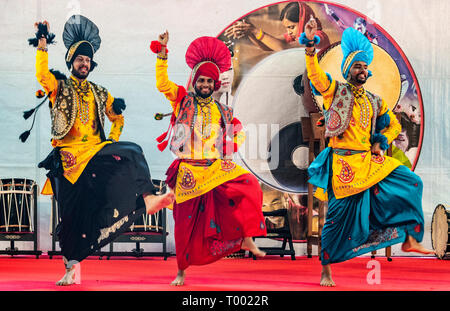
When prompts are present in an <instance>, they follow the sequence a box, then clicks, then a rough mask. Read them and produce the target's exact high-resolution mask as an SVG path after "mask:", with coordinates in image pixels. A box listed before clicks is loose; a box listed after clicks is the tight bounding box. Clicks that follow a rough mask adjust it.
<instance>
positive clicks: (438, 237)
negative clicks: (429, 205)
mask: <svg viewBox="0 0 450 311" xmlns="http://www.w3.org/2000/svg"><path fill="white" fill-rule="evenodd" d="M449 240H450V211H448V210H447V209H446V208H445V206H444V205H442V204H439V205H438V206H436V208H435V209H434V213H433V218H432V222H431V243H432V246H433V249H434V251H435V252H436V256H437V257H438V258H439V259H449V258H450V241H449Z"/></svg>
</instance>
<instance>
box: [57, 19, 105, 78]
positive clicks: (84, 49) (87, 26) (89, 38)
mask: <svg viewBox="0 0 450 311" xmlns="http://www.w3.org/2000/svg"><path fill="white" fill-rule="evenodd" d="M63 41H64V45H65V46H66V48H67V53H66V57H65V61H66V65H67V68H68V69H69V70H70V68H71V66H72V62H73V60H74V59H75V58H76V57H77V56H78V55H85V56H88V57H89V58H90V59H91V70H90V71H92V70H93V69H94V68H95V66H97V63H96V62H94V61H93V58H94V54H95V52H97V50H98V49H99V48H100V44H101V42H102V40H101V39H100V36H99V30H98V27H97V26H96V25H95V24H94V23H93V22H92V21H91V20H90V19H88V18H87V17H85V16H82V15H72V16H71V17H70V18H69V19H68V20H67V22H66V24H65V25H64V32H63Z"/></svg>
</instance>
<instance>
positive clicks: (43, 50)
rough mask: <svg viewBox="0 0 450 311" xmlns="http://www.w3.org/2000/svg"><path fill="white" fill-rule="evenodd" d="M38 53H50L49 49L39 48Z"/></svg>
mask: <svg viewBox="0 0 450 311" xmlns="http://www.w3.org/2000/svg"><path fill="white" fill-rule="evenodd" d="M37 50H38V51H42V52H48V49H47V48H37Z"/></svg>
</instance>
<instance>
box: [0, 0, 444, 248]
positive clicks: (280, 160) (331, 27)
mask: <svg viewBox="0 0 450 311" xmlns="http://www.w3.org/2000/svg"><path fill="white" fill-rule="evenodd" d="M288 5H292V6H298V7H300V8H301V9H300V12H302V14H301V16H300V14H299V17H298V18H297V22H294V23H291V24H289V23H286V21H285V22H284V23H283V20H280V15H281V13H282V11H283V9H284V8H285V7H286V6H288ZM1 8H2V10H1V13H0V17H1V19H0V25H1V26H2V29H3V31H2V34H1V35H0V37H1V40H2V42H3V44H2V46H0V56H1V61H0V72H1V73H2V78H3V83H1V84H0V91H1V94H2V96H1V97H0V107H2V114H0V131H1V133H2V135H1V138H0V146H1V149H0V150H1V152H0V178H12V177H14V178H28V179H32V180H35V181H36V182H37V183H38V184H39V185H40V187H42V186H43V185H44V182H45V179H46V177H45V172H44V171H43V170H40V169H38V168H37V163H39V162H40V161H41V160H42V159H43V158H45V156H46V155H47V154H48V153H49V151H50V150H51V145H50V116H49V113H48V110H47V108H46V107H43V108H42V109H41V110H40V111H39V112H38V115H37V117H36V121H35V124H34V128H33V131H32V133H31V135H30V137H29V139H28V141H27V142H26V143H22V142H20V140H19V139H18V137H19V135H20V134H21V133H22V132H23V131H25V130H27V129H29V128H30V126H31V122H32V120H31V119H28V120H26V121H25V120H24V119H23V118H22V114H23V111H25V110H28V109H31V108H32V107H34V106H35V105H36V104H37V103H39V101H38V100H37V99H36V98H35V96H34V94H35V91H36V90H38V89H39V88H40V86H39V84H38V83H37V81H36V78H35V48H32V47H30V46H29V45H28V43H27V39H28V38H30V37H32V36H33V35H34V28H33V24H34V22H36V21H39V20H44V19H45V20H48V21H49V22H50V27H51V31H52V32H53V33H55V34H56V44H55V45H52V46H50V47H49V67H50V68H54V69H57V70H60V71H64V70H66V67H65V63H64V55H65V52H66V50H65V47H64V45H63V43H62V38H61V34H62V28H63V25H64V23H65V21H66V20H67V19H68V18H69V17H70V16H71V15H72V14H83V15H85V16H87V17H88V18H90V19H92V20H93V21H94V22H95V23H96V24H97V25H98V27H99V29H100V36H101V38H102V44H101V47H100V49H99V51H98V52H97V53H96V55H95V60H96V61H97V63H99V66H98V67H97V68H96V69H95V71H93V72H92V74H91V75H90V77H89V78H90V79H91V80H92V81H94V82H96V83H98V84H100V85H103V86H105V87H106V88H107V89H108V91H110V93H111V94H112V95H113V96H116V97H122V98H125V100H126V104H127V109H126V110H125V112H124V116H125V126H124V132H123V134H122V137H121V140H126V141H133V142H136V143H138V144H139V145H141V146H142V148H143V149H144V152H145V156H146V158H147V160H148V162H149V166H150V169H151V173H152V177H153V178H155V179H164V177H165V176H164V173H165V170H166V168H167V167H168V166H169V165H170V163H171V161H172V160H173V156H172V155H171V154H170V152H169V151H168V150H166V151H164V152H162V153H161V152H159V151H158V149H157V148H156V143H155V138H156V137H157V136H159V135H160V134H161V133H162V132H164V131H165V130H166V129H167V126H168V120H167V118H166V119H163V120H162V121H156V120H155V119H154V118H153V115H154V114H155V113H157V112H163V113H166V112H170V107H169V105H168V103H167V102H166V100H165V99H164V97H163V96H162V95H161V94H160V93H159V92H158V91H157V89H156V86H155V74H154V73H155V72H154V63H155V56H154V55H153V54H152V53H151V52H150V51H149V44H150V41H151V40H154V39H156V37H157V35H158V34H159V33H162V32H163V31H165V30H166V29H167V30H169V32H170V41H169V50H170V53H169V77H170V79H171V80H173V81H174V82H176V83H179V84H182V85H184V84H186V82H187V80H188V77H189V70H188V69H189V68H188V66H187V65H186V63H185V61H184V53H185V51H186V48H187V46H188V45H189V43H190V42H191V41H192V40H194V39H195V38H196V37H199V36H203V35H208V36H216V37H218V38H219V39H221V40H223V41H224V42H225V43H226V44H227V45H228V46H229V48H230V50H231V51H232V53H233V70H232V71H231V72H230V73H229V75H228V77H225V78H224V79H228V83H227V84H228V86H229V89H228V90H227V89H224V90H222V91H224V96H222V97H221V98H222V101H227V103H228V104H229V105H232V106H233V107H234V109H235V113H236V115H237V116H238V118H239V119H240V120H241V121H242V122H243V123H244V125H245V126H246V129H247V131H248V134H249V139H248V141H247V142H246V144H245V145H244V146H243V148H242V149H241V150H240V152H239V154H238V155H236V161H237V162H239V163H240V164H242V165H243V166H244V167H246V168H248V169H249V170H251V171H252V172H253V173H254V174H255V175H256V176H257V177H258V178H259V179H260V181H261V184H262V186H263V189H264V190H265V193H267V195H265V204H268V205H266V206H265V209H276V208H279V207H277V204H278V205H279V206H284V207H286V206H287V207H288V208H289V211H290V218H289V219H290V220H289V221H290V222H291V228H293V229H292V232H293V235H294V238H295V239H296V240H298V241H301V240H303V239H304V237H305V234H306V232H305V228H304V221H305V220H304V219H305V206H306V202H305V200H304V193H305V189H306V188H305V187H306V178H307V176H306V174H305V170H306V167H307V160H305V156H307V148H306V144H305V143H304V141H303V139H302V137H301V135H299V134H298V133H301V123H300V118H301V117H302V116H306V115H307V114H308V113H309V112H312V111H318V110H320V109H321V108H320V102H321V99H320V98H319V97H315V96H312V95H310V94H308V93H302V92H301V89H302V87H304V85H302V77H303V75H304V71H305V65H304V56H303V55H304V50H303V48H302V47H300V46H299V45H298V43H297V40H296V35H298V32H299V31H300V32H301V31H302V29H301V28H302V27H303V24H304V22H305V21H307V20H308V19H309V17H310V15H313V16H314V17H315V18H316V19H317V20H319V21H320V24H321V28H322V32H323V33H324V39H323V40H322V45H321V46H320V52H321V53H322V54H323V57H322V58H321V65H322V66H323V67H324V68H326V71H327V72H329V73H331V74H332V76H333V77H335V78H336V79H338V80H342V77H340V76H339V74H340V72H339V67H340V61H341V56H340V55H339V50H340V47H339V41H340V36H341V34H342V31H343V30H344V29H345V28H347V27H354V28H356V29H358V30H360V31H361V32H363V33H364V34H365V35H366V36H367V37H368V38H369V40H370V41H371V42H372V43H373V45H374V46H375V50H376V56H375V59H374V63H373V66H374V68H373V72H374V76H373V77H372V78H371V79H372V80H370V79H369V82H370V83H372V85H370V84H369V82H368V84H367V88H368V89H371V88H370V87H373V88H374V92H375V93H378V94H380V95H382V96H383V97H384V98H385V100H386V101H387V102H388V104H389V106H390V107H391V109H392V110H393V111H394V112H397V113H398V115H399V118H400V121H401V124H402V128H403V132H402V134H401V135H400V136H399V137H398V139H397V140H396V141H395V142H394V157H396V158H398V159H399V160H401V161H402V162H403V163H404V164H405V165H407V166H409V167H411V169H413V170H414V171H415V172H416V173H417V174H418V175H419V176H420V177H421V178H422V180H423V182H424V194H423V209H424V215H425V221H426V223H425V225H426V227H425V228H426V233H425V237H424V244H425V246H427V247H431V239H430V236H431V232H430V231H431V217H432V214H433V211H434V208H435V207H436V206H437V205H438V204H447V202H449V201H450V197H449V194H448V193H449V191H448V190H447V188H448V185H449V184H450V183H449V181H450V180H449V179H450V178H449V173H450V170H449V168H450V165H449V162H448V161H447V155H448V154H449V152H450V150H449V145H448V143H447V142H448V141H449V136H450V127H449V125H448V122H447V120H446V119H447V115H448V113H449V112H450V111H449V108H448V106H447V105H446V102H447V101H448V99H449V80H450V79H449V73H450V66H449V62H448V54H449V53H450V48H449V40H450V36H449V35H448V34H447V32H446V27H442V25H441V24H442V22H441V21H442V20H444V18H445V17H446V16H448V15H449V14H450V4H449V3H447V1H439V0H430V1H427V2H423V1H420V0H413V1H407V0H398V1H381V0H367V1H357V0H336V1H292V4H290V2H286V1H283V2H275V1H273V2H271V1H263V0H249V1H235V0H231V1H226V2H224V1H204V0H199V1H194V2H192V1H191V2H186V1H179V0H175V1H167V2H148V1H133V2H123V1H117V0H109V1H102V2H96V3H91V2H90V1H74V0H68V1H58V2H55V1H49V0H40V1H34V2H29V1H24V0H22V1H12V0H3V1H2V2H1ZM200 15H201V18H199V16H200ZM292 24H296V25H292ZM237 26H239V27H237ZM260 31H261V32H260ZM262 32H264V34H262ZM262 36H264V37H265V38H264V37H262ZM269 37H270V38H273V42H275V43H273V44H271V43H265V44H261V42H266V41H267V39H269ZM256 38H260V39H261V40H257V39H256ZM333 45H335V46H334V48H331V49H328V47H329V46H333ZM377 60H379V61H377ZM370 69H372V68H370ZM66 71H67V70H66ZM65 73H66V74H68V72H65ZM294 86H295V87H294ZM377 87H379V89H376V88H377ZM311 103H312V104H311ZM106 128H108V125H107V127H106ZM254 135H256V136H258V139H256V140H255V139H252V138H251V137H252V136H254ZM255 141H256V142H255ZM251 144H254V145H251ZM273 154H278V156H277V157H270V155H273ZM277 200H278V201H277ZM267 202H269V203H267ZM270 202H272V205H271V204H270ZM38 216H39V217H38V226H39V248H40V249H41V250H43V251H44V252H45V251H47V250H49V249H50V248H51V236H50V232H49V230H50V198H49V197H47V196H42V195H41V196H39V198H38ZM269 221H270V222H271V223H272V225H273V226H279V225H282V224H280V223H277V220H275V219H268V220H267V222H269ZM168 223H169V231H170V235H169V251H172V252H174V251H175V249H174V248H175V247H174V242H173V234H172V232H173V219H172V216H171V212H170V211H169V217H168ZM258 242H259V243H272V242H271V241H268V240H266V239H264V240H258ZM17 246H18V247H19V248H21V249H31V246H30V244H29V243H25V242H23V244H22V243H18V244H17ZM6 247H9V245H8V243H6V242H0V248H6ZM141 247H143V248H145V249H146V250H147V249H149V250H151V251H154V250H155V248H157V247H158V246H155V245H141ZM295 247H296V252H297V255H302V254H305V252H306V251H305V245H304V243H296V245H295ZM115 248H116V247H115ZM118 249H120V248H118ZM393 254H394V255H404V253H402V252H401V251H400V249H399V248H398V247H394V248H393Z"/></svg>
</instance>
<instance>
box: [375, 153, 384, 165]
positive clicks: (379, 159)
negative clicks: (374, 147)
mask: <svg viewBox="0 0 450 311" xmlns="http://www.w3.org/2000/svg"><path fill="white" fill-rule="evenodd" d="M384 160H385V158H384V156H382V155H378V154H372V162H375V163H377V164H382V163H383V162H384Z"/></svg>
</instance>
